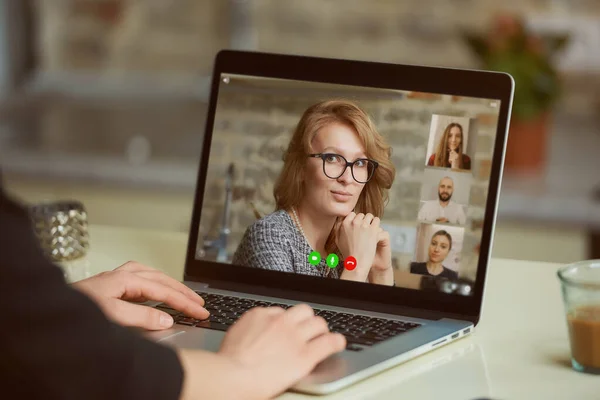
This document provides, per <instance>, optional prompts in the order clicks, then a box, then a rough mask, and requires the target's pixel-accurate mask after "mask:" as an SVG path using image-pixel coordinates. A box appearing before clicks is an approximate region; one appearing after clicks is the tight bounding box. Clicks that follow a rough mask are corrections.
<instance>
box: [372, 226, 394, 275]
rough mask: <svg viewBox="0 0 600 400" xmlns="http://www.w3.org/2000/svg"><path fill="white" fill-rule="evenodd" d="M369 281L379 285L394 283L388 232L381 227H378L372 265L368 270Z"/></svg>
mask: <svg viewBox="0 0 600 400" xmlns="http://www.w3.org/2000/svg"><path fill="white" fill-rule="evenodd" d="M369 282H371V283H378V284H381V285H393V284H394V272H393V270H392V248H391V245H390V234H389V233H388V232H387V231H384V230H383V229H382V228H379V234H378V242H377V252H376V253H375V258H374V259H373V265H372V266H371V270H370V271H369Z"/></svg>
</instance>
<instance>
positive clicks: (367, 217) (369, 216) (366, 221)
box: [362, 213, 375, 226]
mask: <svg viewBox="0 0 600 400" xmlns="http://www.w3.org/2000/svg"><path fill="white" fill-rule="evenodd" d="M373 218H375V216H374V215H373V214H371V213H367V214H366V215H365V218H364V219H363V223H362V225H363V226H370V225H371V222H373Z"/></svg>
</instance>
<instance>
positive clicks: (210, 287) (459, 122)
mask: <svg viewBox="0 0 600 400" xmlns="http://www.w3.org/2000/svg"><path fill="white" fill-rule="evenodd" d="M513 90H514V82H513V79H512V78H511V77H510V75H508V74H504V73H497V72H486V71H475V70H463V69H450V68H436V67H426V66H415V65H395V64H385V63H376V62H365V61H350V60H340V59H328V58H317V57H306V56H295V55H282V54H266V53H257V52H245V51H232V50H225V51H221V52H220V53H219V54H218V55H217V57H216V60H215V64H214V70H213V76H212V86H211V91H210V99H209V106H208V114H207V119H206V129H205V134H204V141H203V149H202V154H201V159H200V163H199V171H198V178H197V186H196V193H195V199H194V206H193V215H192V220H191V230H190V234H189V242H188V247H187V255H186V263H185V273H184V280H185V282H186V284H187V285H188V286H189V287H191V288H192V289H194V290H195V291H196V292H198V293H199V294H200V295H201V296H202V297H203V298H204V299H205V301H206V308H207V309H208V310H209V311H210V313H211V316H210V318H209V319H208V320H205V321H200V320H195V319H193V318H189V317H187V316H185V315H182V314H181V313H178V312H177V311H175V310H172V309H170V308H169V307H168V306H167V305H165V304H159V305H157V307H159V308H161V309H162V310H164V311H167V312H169V313H170V314H171V315H173V316H174V319H175V321H176V324H175V325H174V326H173V328H171V329H169V330H167V331H162V332H151V333H149V335H150V336H151V337H153V338H154V339H155V340H158V341H160V342H163V343H165V344H167V345H172V346H176V347H187V348H197V349H205V350H209V351H217V350H218V349H219V346H220V343H221V341H222V339H223V337H224V335H225V332H226V331H227V329H228V328H229V327H230V326H232V325H233V324H235V322H236V320H237V319H238V318H239V317H240V316H241V315H243V313H244V312H245V311H247V310H248V309H250V308H252V307H257V306H279V307H283V308H289V307H292V306H293V305H295V304H299V303H307V304H309V305H310V306H312V307H313V309H314V310H315V313H316V314H318V315H320V316H322V317H323V318H325V319H326V320H327V322H328V324H329V327H330V329H331V330H332V331H334V332H340V333H342V334H343V335H344V336H346V339H347V342H348V345H347V348H346V349H345V350H344V351H343V352H341V353H339V354H336V355H334V356H331V357H329V358H328V359H326V360H325V361H323V362H322V363H320V364H319V365H318V366H317V367H316V368H315V369H314V370H313V371H312V373H311V374H310V375H309V376H307V377H306V378H305V379H303V380H302V381H300V382H299V383H297V384H296V385H295V386H294V387H293V388H292V390H295V391H299V392H304V393H312V394H327V393H331V392H334V391H337V390H339V389H341V388H344V387H346V386H348V385H351V384H353V383H355V382H358V381H360V380H362V379H365V378H367V377H369V376H372V375H374V374H376V373H378V372H380V371H383V370H385V369H388V368H390V367H393V366H395V365H398V364H400V363H403V362H405V361H408V360H410V359H413V358H415V357H417V356H419V355H421V354H423V353H426V352H429V351H432V350H434V349H436V348H439V347H441V346H444V345H446V344H448V343H451V342H453V341H456V340H459V339H461V338H463V337H465V336H467V335H469V334H470V333H472V332H473V329H474V328H475V326H476V325H477V323H478V321H479V318H480V315H481V312H482V305H483V297H484V288H485V278H486V271H487V266H488V262H489V258H490V252H491V244H492V239H493V233H494V224H495V219H496V211H497V202H498V196H499V189H500V182H501V177H502V166H503V160H504V151H505V143H506V138H507V129H508V121H509V118H510V110H511V104H512V98H513ZM344 135H345V136H344ZM361 135H362V136H361ZM294 140H296V141H294ZM332 140H333V142H331V141H332ZM298 143H301V144H300V145H298ZM332 143H333V144H332ZM325 145H327V146H326V147H327V148H323V146H325ZM298 146H300V147H301V148H299V147H298ZM302 146H305V147H302ZM353 146H354V147H353ZM312 152H314V153H312ZM298 154H300V156H298ZM294 157H295V158H294ZM298 157H299V158H298ZM294 160H296V161H294ZM298 160H300V161H298ZM298 171H300V172H298ZM299 176H302V177H303V178H301V179H300V178H298V177H299ZM332 188H333V189H332ZM296 211H298V212H296ZM352 212H356V213H355V214H353V215H355V216H354V217H353V218H358V217H357V216H356V215H359V214H361V213H362V214H361V215H362V217H361V218H364V220H366V219H367V218H368V217H366V215H367V214H369V213H372V216H371V218H374V217H373V216H375V217H378V218H380V220H379V223H380V228H381V231H378V232H385V233H386V234H384V235H383V236H379V233H377V235H378V236H377V238H375V239H372V236H369V237H368V238H367V239H366V242H368V243H371V244H370V245H369V246H371V247H370V248H373V247H372V246H373V245H372V243H376V246H377V247H376V249H377V250H376V251H377V253H376V255H380V256H377V257H378V258H373V257H372V258H369V257H367V256H365V255H364V254H367V253H368V252H365V253H364V254H363V253H361V254H360V255H358V254H351V253H352V249H351V248H350V247H348V246H345V247H344V246H342V245H341V244H340V243H341V242H342V239H341V238H342V237H344V236H343V233H340V232H341V231H340V230H339V229H338V228H339V225H338V224H337V223H338V222H339V221H343V220H344V219H346V218H347V215H349V214H350V213H352ZM298 214H299V215H298ZM307 218H313V220H314V219H315V218H317V219H318V220H319V221H320V222H319V223H320V225H319V226H320V227H322V226H325V228H321V229H329V228H327V227H328V226H332V225H331V224H334V225H333V226H332V228H331V232H330V236H328V239H327V241H328V242H327V243H326V246H325V247H324V249H327V250H323V249H321V251H318V250H317V249H315V248H312V246H311V245H310V240H309V239H308V236H309V235H308V236H307V235H306V231H307V229H302V223H301V222H302V221H304V222H305V227H304V228H306V221H307ZM373 221H374V219H373ZM328 223H329V225H327V224H328ZM370 223H373V222H370ZM326 233H327V234H329V233H328V232H326ZM386 235H387V237H388V240H385V236H386ZM330 239H331V241H330ZM373 240H374V241H373ZM344 243H345V242H344ZM315 247H316V246H315ZM383 248H385V249H386V250H385V251H384V250H381V249H383ZM386 251H387V252H386ZM369 254H371V253H369ZM365 260H367V261H365ZM376 260H378V261H376ZM382 260H383V261H382ZM361 261H364V262H363V263H361ZM365 271H366V272H365ZM371 272H373V274H371ZM367 273H368V274H367ZM361 274H362V275H361Z"/></svg>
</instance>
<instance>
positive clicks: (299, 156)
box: [233, 100, 395, 285]
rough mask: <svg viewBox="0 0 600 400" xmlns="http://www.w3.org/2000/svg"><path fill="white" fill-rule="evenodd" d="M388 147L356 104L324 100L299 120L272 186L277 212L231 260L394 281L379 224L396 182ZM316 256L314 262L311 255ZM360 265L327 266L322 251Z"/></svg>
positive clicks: (340, 276) (256, 225) (364, 279)
mask: <svg viewBox="0 0 600 400" xmlns="http://www.w3.org/2000/svg"><path fill="white" fill-rule="evenodd" d="M390 157H391V147H390V146H389V145H388V144H387V143H386V142H385V140H384V138H383V137H382V136H381V135H380V134H379V133H378V132H377V130H376V128H375V126H374V124H373V122H372V121H371V119H370V118H369V116H368V115H367V113H365V112H364V111H363V110H362V109H361V108H359V107H358V106H357V105H356V104H354V103H352V102H350V101H345V100H329V101H323V102H320V103H317V104H314V105H312V106H311V107H309V108H308V109H307V110H306V111H305V112H304V114H303V115H302V117H301V119H300V121H299V122H298V125H297V127H296V129H295V132H294V134H293V136H292V138H291V140H290V142H289V144H288V147H287V150H286V151H285V154H284V158H283V159H284V165H283V169H282V171H281V174H280V175H279V177H278V179H277V182H276V184H275V188H274V196H275V203H276V211H275V212H273V213H271V214H269V215H266V216H265V217H263V218H261V219H259V220H257V221H256V222H255V223H253V224H252V225H251V226H250V227H249V228H248V229H247V230H246V232H245V234H244V236H243V238H242V241H241V243H240V244H239V246H238V248H237V250H236V252H235V254H234V256H233V263H234V264H237V265H244V266H249V267H255V268H263V269H270V270H277V271H284V272H294V273H300V274H306V275H313V276H321V277H329V278H334V279H346V280H353V281H359V282H370V283H378V284H385V285H393V284H394V276H393V271H392V260H391V249H390V239H389V234H388V233H387V232H385V231H384V230H383V229H382V228H381V227H380V225H379V224H380V220H379V218H380V217H381V216H382V214H383V210H384V205H385V203H386V201H387V198H388V190H389V189H390V188H391V186H392V183H393V182H394V177H395V168H394V165H393V164H392V162H391V160H390ZM313 250H315V251H318V252H319V253H320V254H321V262H320V263H319V264H318V265H312V264H310V263H309V262H308V255H309V254H310V253H311V252H312V251H313ZM331 253H334V254H337V255H338V257H339V258H340V260H343V259H344V257H347V256H353V257H354V258H355V259H356V263H357V266H356V268H355V269H354V270H346V269H344V266H343V262H340V263H339V264H338V266H337V267H336V268H329V266H327V264H326V261H325V259H326V255H327V254H331Z"/></svg>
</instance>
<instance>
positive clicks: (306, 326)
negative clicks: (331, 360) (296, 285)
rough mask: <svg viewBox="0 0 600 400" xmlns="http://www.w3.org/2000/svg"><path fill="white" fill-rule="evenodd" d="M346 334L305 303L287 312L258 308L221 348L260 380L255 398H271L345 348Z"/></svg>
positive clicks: (244, 317)
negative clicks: (330, 325) (341, 332)
mask: <svg viewBox="0 0 600 400" xmlns="http://www.w3.org/2000/svg"><path fill="white" fill-rule="evenodd" d="M345 345H346V341H345V339H344V337H343V336H342V335H340V334H337V333H330V332H329V329H328V326H327V322H326V321H325V320H324V319H323V318H322V317H319V316H316V315H315V313H314V311H313V310H312V308H311V307H309V306H308V305H305V304H301V305H297V306H294V307H291V308H289V309H288V310H284V309H283V308H281V307H257V308H253V309H251V310H250V311H248V312H246V313H244V314H243V315H242V316H241V317H240V319H239V320H238V321H237V322H236V323H235V324H234V325H232V326H231V327H230V328H229V330H228V331H227V334H226V336H225V339H224V341H223V343H222V345H221V349H220V350H219V354H220V355H223V356H225V357H227V358H229V359H231V360H232V361H233V362H234V363H235V364H237V365H239V366H240V368H242V369H243V370H245V371H246V372H247V374H248V375H249V376H252V379H253V381H254V385H253V387H254V389H255V390H256V391H260V393H253V395H255V396H253V397H255V398H271V397H272V396H274V395H276V394H278V393H280V392H282V391H283V390H285V389H286V388H288V387H290V386H292V385H293V384H294V383H296V382H297V381H299V380H300V379H302V378H303V377H305V376H306V375H308V373H309V372H310V371H311V370H312V369H313V368H314V367H315V366H316V365H317V364H318V363H319V362H321V361H322V360H324V359H325V358H327V357H329V356H330V355H332V354H334V353H337V352H339V351H342V350H343V349H344V347H345Z"/></svg>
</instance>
